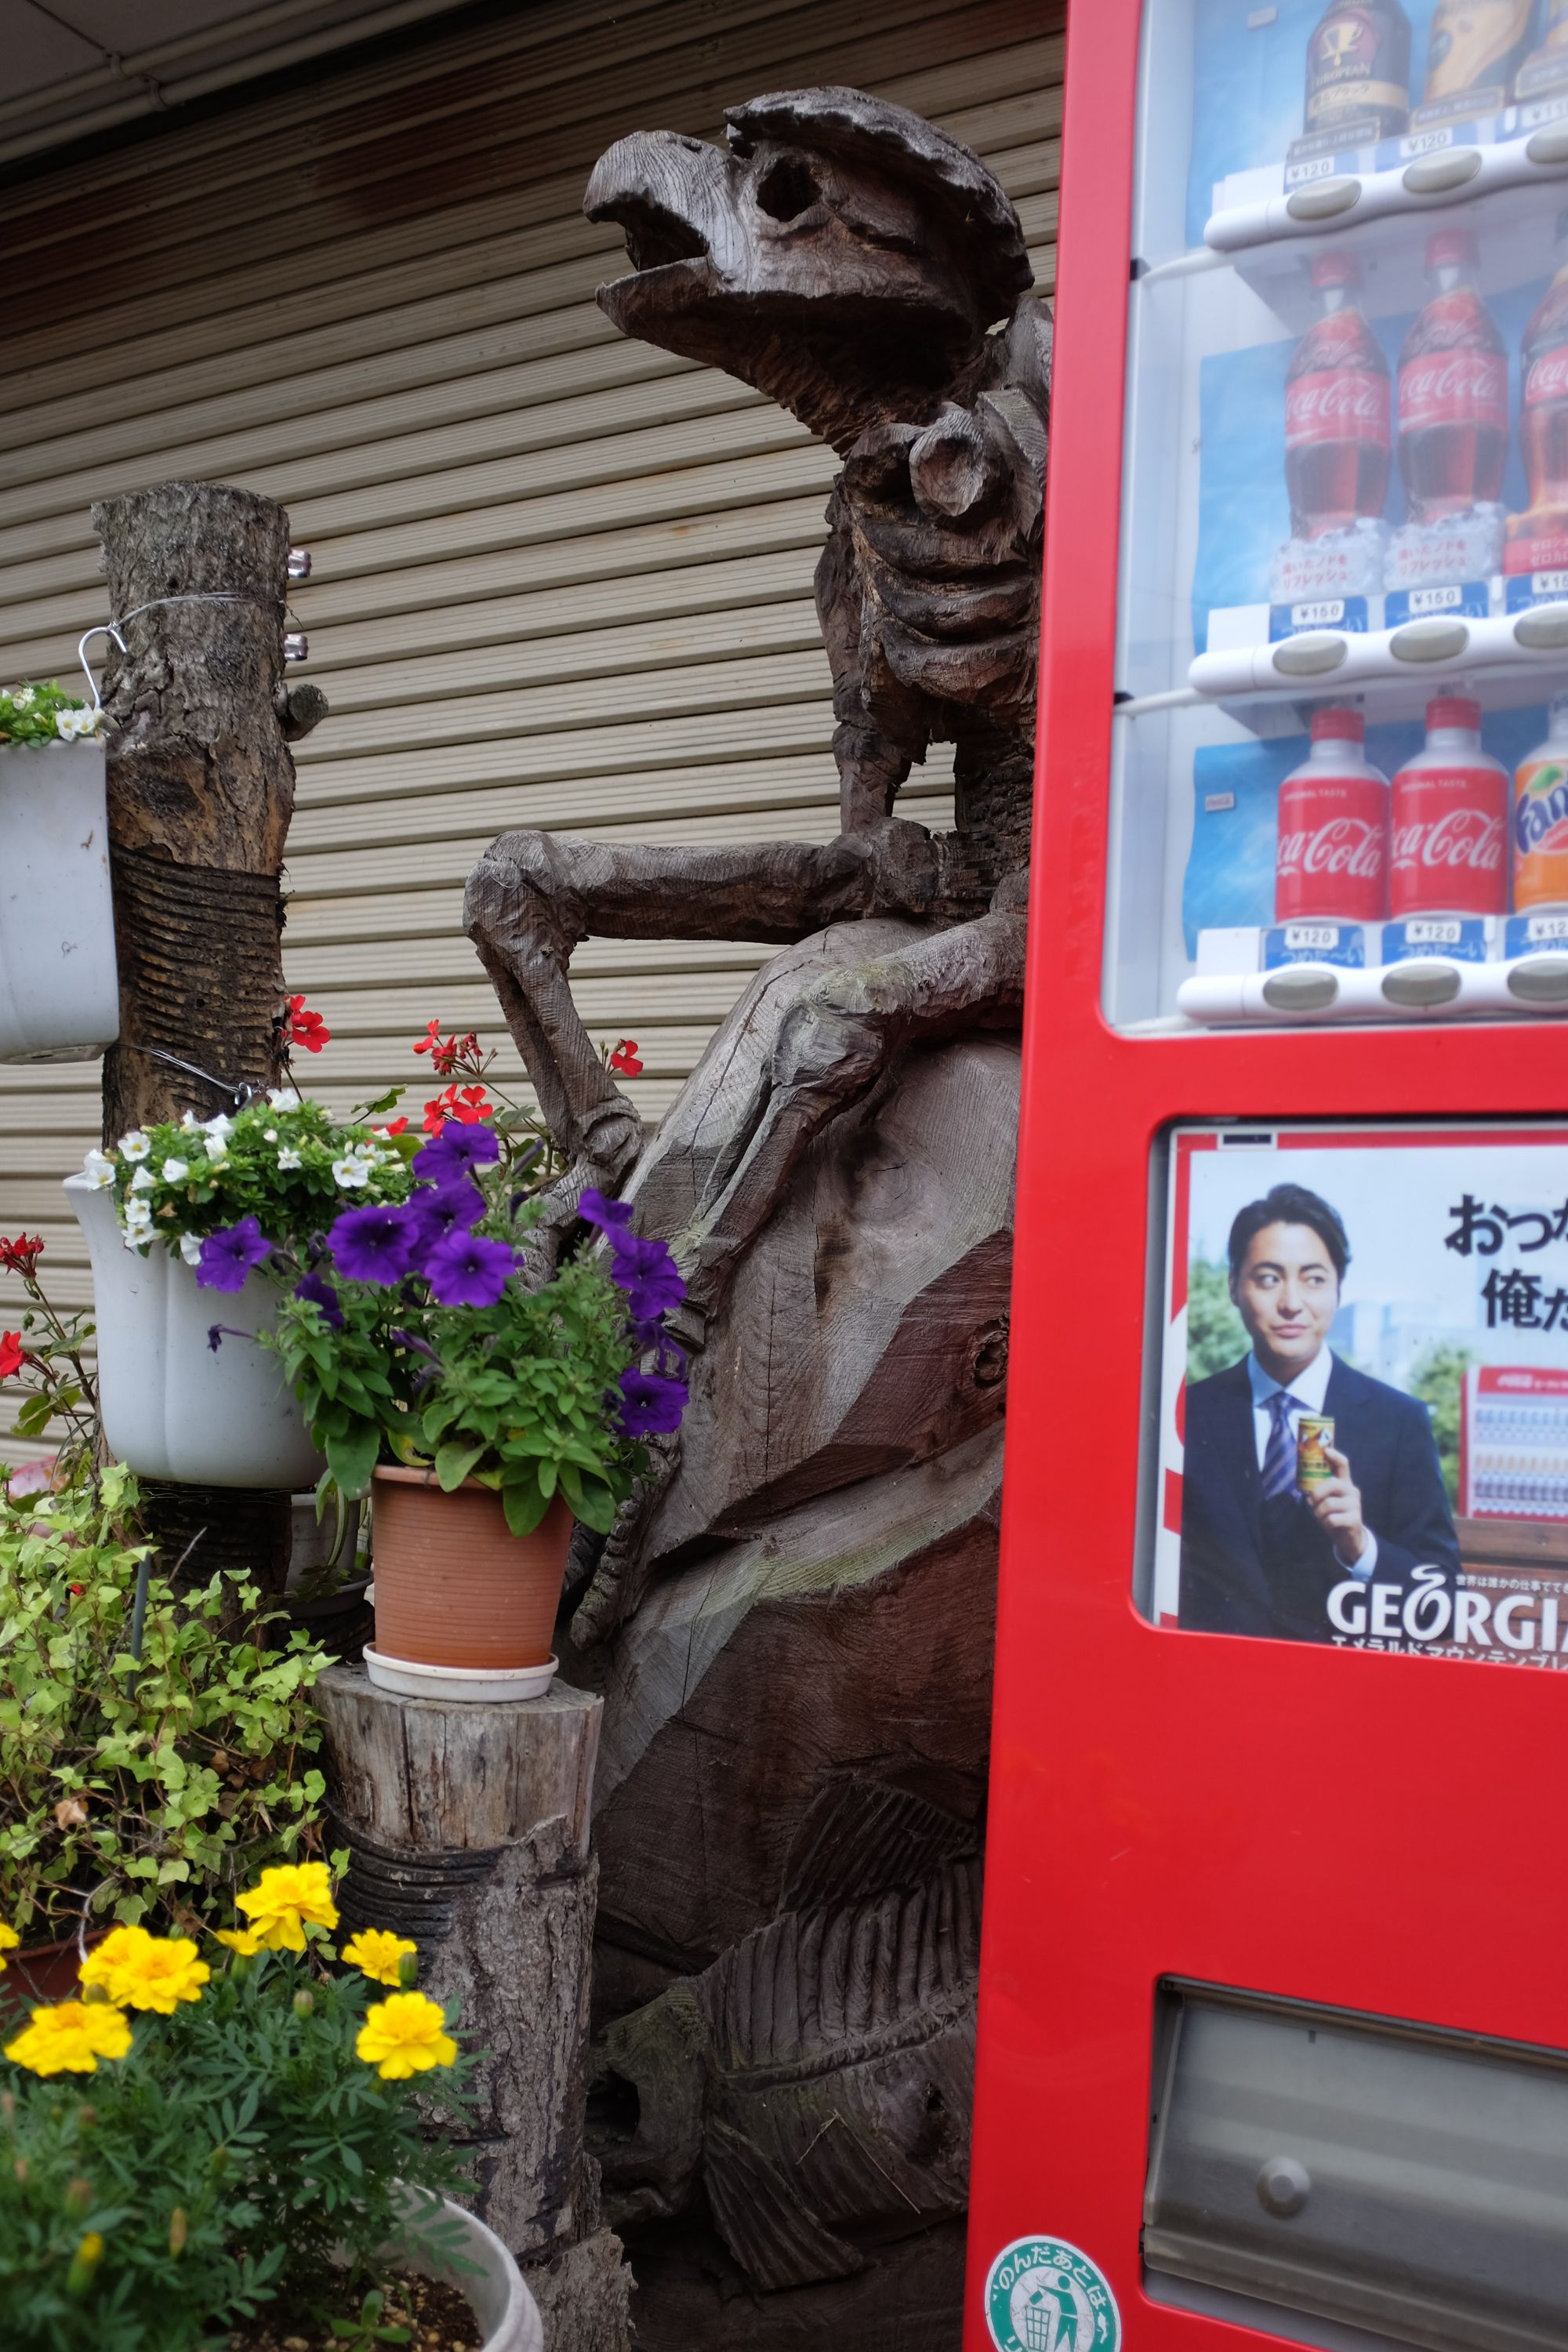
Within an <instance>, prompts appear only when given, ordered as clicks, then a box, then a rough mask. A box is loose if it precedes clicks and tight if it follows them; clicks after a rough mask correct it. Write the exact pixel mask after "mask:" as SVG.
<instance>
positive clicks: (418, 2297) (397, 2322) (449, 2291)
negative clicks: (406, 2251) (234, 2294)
mask: <svg viewBox="0 0 1568 2352" xmlns="http://www.w3.org/2000/svg"><path fill="white" fill-rule="evenodd" d="M360 2315H361V2299H360V2298H357V2297H356V2298H354V2299H353V2300H352V2301H351V2302H349V2303H347V2304H345V2305H344V2307H343V2309H342V2311H341V2312H340V2313H338V2314H337V2315H336V2319H337V2325H338V2326H339V2327H340V2328H341V2327H342V2326H343V2324H344V2323H345V2322H346V2321H353V2320H357V2319H359V2317H360ZM374 2327H375V2328H377V2329H380V2328H383V2327H400V2328H406V2329H407V2331H408V2334H407V2337H406V2339H405V2340H406V2342H407V2345H408V2352H479V2347H480V2346H481V2345H482V2344H483V2342H484V2340H485V2336H484V2329H483V2328H482V2327H481V2326H479V2321H478V2320H477V2319H476V2318H475V2316H474V2313H473V2308H472V2305H470V2304H469V2302H468V2297H467V2296H466V2295H465V2294H462V2293H461V2292H460V2290H459V2289H458V2288H457V2287H455V2286H448V2285H447V2283H446V2281H445V2280H443V2279H427V2278H416V2277H415V2276H414V2275H413V2273H409V2272H404V2271H398V2272H395V2273H394V2274H393V2276H392V2278H391V2279H390V2280H389V2281H388V2283H387V2289H386V2300H385V2302H384V2305H382V2308H381V2313H380V2316H379V2317H378V2318H374ZM367 2332H368V2331H367ZM379 2340H380V2341H382V2342H384V2341H385V2338H384V2337H382V2338H380V2339H379ZM348 2341H349V2342H350V2343H351V2344H353V2343H357V2341H358V2338H357V2337H355V2336H353V2335H350V2336H349V2337H348ZM343 2347H344V2338H343V2336H342V2335H334V2334H333V2332H332V2327H331V2324H330V2323H328V2324H323V2325H318V2324H317V2323H316V2322H314V2321H307V2322H305V2323H304V2324H303V2325H301V2324H300V2323H298V2322H296V2321H292V2320H283V2319H268V2316H267V2314H266V2312H265V2310H263V2311H262V2312H261V2313H260V2314H259V2315H258V2317H257V2318H255V2319H253V2320H250V2321H248V2322H247V2325H246V2326H244V2327H242V2328H241V2329H240V2330H239V2331H238V2333H237V2334H236V2335H234V2336H230V2337H229V2339H228V2352H343Z"/></svg>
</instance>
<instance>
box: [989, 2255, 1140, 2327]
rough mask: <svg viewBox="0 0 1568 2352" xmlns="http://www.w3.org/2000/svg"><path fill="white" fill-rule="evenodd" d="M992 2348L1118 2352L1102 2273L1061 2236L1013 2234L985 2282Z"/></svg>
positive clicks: (1116, 2320)
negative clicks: (1011, 2239) (1020, 2235)
mask: <svg viewBox="0 0 1568 2352" xmlns="http://www.w3.org/2000/svg"><path fill="white" fill-rule="evenodd" d="M985 2319H986V2325H987V2326H989V2328H990V2330H991V2341H992V2342H993V2344H994V2345H995V2346H996V2347H998V2352H1119V2347H1120V2345H1121V2313H1120V2312H1119V2311H1118V2309H1117V2308H1116V2297H1115V2296H1114V2295H1113V2294H1111V2292H1110V2281H1109V2280H1108V2279H1107V2278H1106V2276H1105V2274H1104V2273H1103V2272H1102V2271H1101V2270H1100V2269H1099V2268H1098V2267H1097V2266H1096V2264H1095V2263H1091V2262H1090V2261H1089V2256H1088V2255H1087V2254H1086V2253H1082V2252H1079V2248H1078V2247H1077V2246H1069V2245H1068V2242H1067V2240H1066V2239H1065V2238H1015V2239H1014V2241H1013V2242H1012V2244H1011V2245H1010V2246H1004V2247H1003V2249H1002V2251H1001V2252H1000V2253H999V2254H998V2255H997V2257H996V2259H995V2261H994V2263H992V2265H991V2270H990V2274H989V2276H988V2277H987V2279H986V2281H985Z"/></svg>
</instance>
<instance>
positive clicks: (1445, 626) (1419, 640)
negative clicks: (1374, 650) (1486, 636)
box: [1388, 620, 1470, 662]
mask: <svg viewBox="0 0 1568 2352" xmlns="http://www.w3.org/2000/svg"><path fill="white" fill-rule="evenodd" d="M1469 642H1470V633H1469V631H1468V629H1467V628H1466V626H1465V625H1464V623H1463V621H1439V620H1427V621H1406V623H1405V626H1404V627H1403V628H1402V629H1395V631H1394V635H1392V636H1391V637H1390V639H1389V640H1388V650H1389V652H1390V653H1391V654H1392V655H1393V656H1394V660H1395V661H1403V662H1436V661H1457V660H1458V657H1459V656H1460V655H1461V654H1462V653H1463V652H1464V650H1465V647H1466V646H1468V644H1469Z"/></svg>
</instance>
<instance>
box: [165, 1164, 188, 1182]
mask: <svg viewBox="0 0 1568 2352" xmlns="http://www.w3.org/2000/svg"><path fill="white" fill-rule="evenodd" d="M190 1172H191V1163H190V1161H189V1160H164V1162H163V1181H164V1183H165V1184H183V1183H184V1181H185V1179H186V1177H187V1176H188V1175H189V1174H190Z"/></svg>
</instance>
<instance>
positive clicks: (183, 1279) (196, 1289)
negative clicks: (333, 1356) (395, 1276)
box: [65, 1176, 326, 1488]
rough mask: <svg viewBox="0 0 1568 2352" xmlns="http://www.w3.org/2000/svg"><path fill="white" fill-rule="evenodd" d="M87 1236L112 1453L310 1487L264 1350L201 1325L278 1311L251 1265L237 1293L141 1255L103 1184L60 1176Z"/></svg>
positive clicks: (221, 1477) (299, 1417) (232, 1326)
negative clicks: (211, 1336) (213, 1343)
mask: <svg viewBox="0 0 1568 2352" xmlns="http://www.w3.org/2000/svg"><path fill="white" fill-rule="evenodd" d="M65 1191H66V1198H67V1199H68V1201H69V1202H70V1204H71V1208H72V1209H73V1211H74V1212H75V1214H76V1219H77V1223H79V1225H80V1227H81V1229H82V1232H83V1234H85V1235H86V1237H87V1254H88V1256H89V1259H90V1260H91V1262H92V1286H93V1299H94V1310H95V1318H96V1321H97V1324H98V1394H99V1406H100V1412H101V1413H102V1416H103V1434H104V1439H105V1442H106V1443H107V1444H108V1446H109V1450H110V1453H111V1454H114V1455H115V1457H116V1458H117V1460H119V1461H121V1462H123V1463H124V1464H125V1465H126V1467H127V1468H128V1469H131V1470H134V1471H135V1472H136V1474H137V1475H138V1476H139V1477H142V1478H173V1479H177V1480H179V1481H181V1482H182V1483H183V1484H184V1485H187V1486H271V1487H279V1486H287V1487H290V1488H292V1487H297V1486H313V1485H314V1484H315V1482H316V1480H317V1479H318V1478H319V1477H320V1476H321V1472H322V1470H323V1469H324V1468H325V1466H326V1465H325V1464H324V1463H323V1461H322V1459H321V1455H320V1454H318V1453H317V1452H316V1449H315V1447H314V1446H313V1445H312V1444H311V1443H310V1435H309V1433H308V1431H307V1430H306V1427H305V1421H304V1415H303V1414H302V1412H300V1407H299V1405H298V1404H297V1403H296V1402H295V1399H294V1394H293V1391H292V1390H291V1389H290V1388H289V1385H288V1383H287V1381H286V1380H285V1379H284V1374H283V1366H282V1363H281V1361H280V1360H279V1358H278V1357H277V1356H276V1355H275V1354H274V1353H273V1351H272V1350H271V1349H269V1348H258V1347H257V1346H256V1345H255V1343H254V1341H253V1340H252V1339H247V1338H227V1337H226V1338H225V1339H224V1340H223V1342H222V1345H221V1346H220V1347H219V1348H217V1349H216V1350H215V1349H213V1348H212V1347H210V1346H209V1344H208V1339H207V1335H208V1333H209V1331H210V1330H211V1328H212V1327H213V1325H214V1324H215V1323H221V1324H222V1325H223V1326H224V1327H225V1330H226V1332H240V1333H247V1332H256V1331H259V1330H262V1329H264V1328H266V1327H267V1326H268V1325H269V1324H270V1322H271V1320H272V1318H273V1317H274V1315H275V1314H276V1313H277V1308H278V1294H277V1292H276V1290H274V1289H273V1288H272V1286H270V1284H268V1282H267V1281H265V1280H264V1278H263V1277H262V1276H260V1275H259V1274H252V1275H250V1276H248V1277H247V1281H246V1285H245V1288H244V1289H243V1290H239V1291H224V1290H204V1289H203V1288H202V1287H201V1286H200V1285H199V1284H198V1283H197V1281H196V1277H195V1268H194V1267H192V1266H188V1265H185V1263H184V1259H183V1258H180V1257H179V1256H171V1255H170V1254H169V1252H168V1251H167V1250H166V1249H165V1248H164V1246H163V1243H162V1242H154V1243H153V1246H152V1248H151V1249H150V1250H149V1251H148V1253H147V1255H146V1256H145V1257H143V1256H142V1254H141V1252H140V1251H138V1250H128V1249H127V1248H126V1247H125V1244H124V1242H123V1240H122V1238H121V1232H120V1220H119V1218H118V1216H117V1215H116V1214H115V1208H114V1193H113V1190H112V1188H111V1187H110V1186H109V1185H105V1186H103V1187H102V1188H101V1189H100V1188H96V1187H94V1186H93V1185H92V1184H90V1183H89V1181H88V1180H87V1178H86V1177H85V1176H68V1177H67V1178H66V1180H65Z"/></svg>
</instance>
